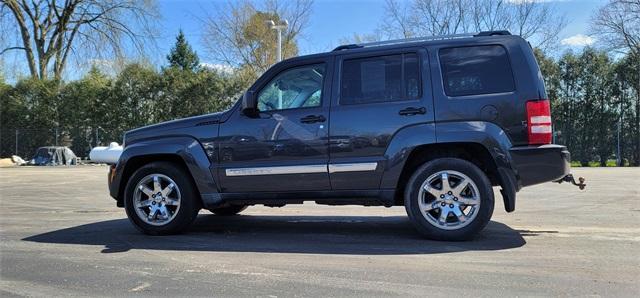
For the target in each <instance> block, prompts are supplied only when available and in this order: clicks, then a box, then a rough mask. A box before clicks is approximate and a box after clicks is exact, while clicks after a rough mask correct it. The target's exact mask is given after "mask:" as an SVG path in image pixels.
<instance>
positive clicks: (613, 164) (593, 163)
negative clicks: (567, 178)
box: [571, 159, 629, 168]
mask: <svg viewBox="0 0 640 298" xmlns="http://www.w3.org/2000/svg"><path fill="white" fill-rule="evenodd" d="M606 166H607V167H616V160H615V159H609V160H607V165H606ZM625 166H629V164H628V163H626V164H625ZM571 167H573V168H580V167H582V164H581V163H580V162H579V161H572V162H571ZM587 167H590V168H596V167H600V162H599V161H590V162H589V165H588V166H587Z"/></svg>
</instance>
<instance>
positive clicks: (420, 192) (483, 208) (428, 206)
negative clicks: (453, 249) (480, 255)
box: [404, 158, 494, 241]
mask: <svg viewBox="0 0 640 298" xmlns="http://www.w3.org/2000/svg"><path fill="white" fill-rule="evenodd" d="M404 196H405V198H404V199H405V201H404V202H405V209H406V211H407V214H408V215H409V218H410V219H411V221H412V222H413V224H414V226H415V227H416V228H417V230H418V231H419V232H420V233H421V234H423V235H424V236H425V237H426V238H429V239H434V240H446V241H460V240H467V239H470V238H472V237H473V236H475V235H476V234H477V233H478V232H480V231H481V230H482V229H483V228H484V227H485V226H486V225H487V223H488V222H489V220H490V219H491V215H492V214H493V205H494V198H493V189H492V188H491V182H490V181H489V179H488V178H487V176H486V175H485V173H484V172H482V170H480V169H479V168H478V167H477V166H476V165H474V164H473V163H471V162H468V161H466V160H462V159H457V158H439V159H435V160H432V161H429V162H427V163H425V164H424V165H422V166H421V167H419V168H418V169H417V170H416V171H415V172H414V174H413V176H412V177H411V179H410V180H409V182H408V184H407V187H406V189H405V194H404Z"/></svg>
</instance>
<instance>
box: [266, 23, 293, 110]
mask: <svg viewBox="0 0 640 298" xmlns="http://www.w3.org/2000/svg"><path fill="white" fill-rule="evenodd" d="M267 26H269V27H270V28H271V29H274V30H276V31H278V56H277V61H276V62H280V61H282V29H286V28H287V26H289V22H288V21H287V20H281V21H280V24H277V25H276V22H274V21H273V20H268V21H267ZM278 109H282V91H281V90H278Z"/></svg>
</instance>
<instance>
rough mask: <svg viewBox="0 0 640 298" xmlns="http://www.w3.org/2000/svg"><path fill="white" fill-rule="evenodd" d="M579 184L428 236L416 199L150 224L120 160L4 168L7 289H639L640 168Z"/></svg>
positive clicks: (529, 196)
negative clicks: (462, 238)
mask: <svg viewBox="0 0 640 298" xmlns="http://www.w3.org/2000/svg"><path fill="white" fill-rule="evenodd" d="M574 173H575V174H576V175H577V176H584V177H585V178H586V179H587V184H588V186H587V189H586V190H584V191H580V190H579V189H578V188H577V187H574V186H570V185H568V184H561V185H558V184H555V183H547V184H542V185H538V186H533V187H529V188H525V189H523V190H522V191H521V192H520V193H518V201H517V206H516V211H515V212H514V213H510V214H508V213H506V212H505V211H504V208H503V205H502V202H501V197H500V195H499V194H497V195H496V208H495V212H494V215H493V219H492V221H491V222H490V223H489V225H488V226H487V228H486V229H485V230H484V231H483V232H482V233H481V234H480V235H479V236H478V237H477V238H476V239H474V240H472V241H469V242H438V241H429V240H424V239H422V238H420V236H419V235H418V234H417V232H415V230H414V229H413V227H412V226H411V224H410V223H409V221H408V220H407V217H406V214H405V211H404V208H402V207H393V208H384V207H359V206H344V207H332V206H321V205H315V204H313V203H305V204H304V205H289V206H286V207H284V208H268V207H262V206H253V207H250V208H249V209H247V210H246V211H244V212H243V213H242V215H240V216H235V217H218V216H215V215H212V214H210V213H209V212H208V211H206V210H203V211H201V213H200V215H199V216H198V219H197V220H196V222H195V223H194V225H193V227H192V229H191V231H190V232H189V233H187V234H183V235H177V236H163V237H152V236H146V235H143V234H140V233H139V232H138V231H137V230H135V229H134V228H133V227H132V226H131V224H130V223H129V221H128V220H127V219H126V216H125V213H124V210H123V209H120V208H117V207H116V206H115V201H113V200H112V199H111V198H110V197H109V195H108V192H107V187H106V177H107V168H106V167H102V166H78V167H58V168H54V167H20V168H2V169H0V296H1V297H13V296H47V297H51V296H161V295H162V296H216V297H227V296H234V297H236V296H240V297H290V296H332V297H346V296H359V297H365V296H367V297H370V296H442V297H444V296H454V295H455V296H489V297H496V296H504V295H506V296H616V297H640V221H639V219H640V193H639V191H638V189H639V187H638V186H640V183H639V182H638V181H639V180H640V169H638V168H585V169H582V168H578V169H574Z"/></svg>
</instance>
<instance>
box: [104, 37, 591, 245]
mask: <svg viewBox="0 0 640 298" xmlns="http://www.w3.org/2000/svg"><path fill="white" fill-rule="evenodd" d="M123 142H124V144H123V147H124V150H123V151H122V154H121V155H120V158H119V160H118V162H117V164H115V165H112V166H111V168H110V171H109V177H108V182H109V189H110V194H111V196H112V197H113V198H115V200H116V201H117V206H119V207H124V208H125V210H126V213H127V215H128V217H129V219H130V221H131V222H132V223H133V224H134V225H135V226H136V227H137V228H138V229H139V230H141V231H142V232H144V233H147V234H152V235H164V234H172V233H179V232H182V231H185V230H186V229H187V228H188V227H189V225H190V224H191V223H192V222H193V220H194V219H195V217H196V216H197V214H198V212H199V210H200V209H202V208H204V209H208V210H210V211H211V212H213V213H214V214H217V215H221V216H225V215H226V216H229V215H234V214H237V213H239V212H241V211H242V210H244V209H245V208H247V206H251V205H256V204H260V205H265V206H270V207H281V206H284V205H286V204H301V203H303V202H304V201H315V202H316V203H317V204H328V205H344V204H351V205H353V204H356V205H364V206H386V207H391V206H404V207H405V209H406V212H407V214H408V216H409V218H410V219H411V221H412V222H413V224H414V225H415V227H416V229H417V230H418V231H419V232H420V233H421V234H422V235H424V236H425V237H426V238H430V239H437V240H465V239H469V238H471V237H473V236H474V235H476V234H477V233H478V232H479V231H480V230H482V229H483V228H484V227H485V225H486V224H487V223H488V222H489V220H490V218H491V215H492V213H493V208H494V192H493V188H492V187H493V186H496V187H499V189H500V194H501V196H502V199H503V202H504V208H505V209H506V211H507V212H512V211H514V210H515V206H516V193H517V192H518V191H520V189H522V188H523V187H526V186H530V185H534V184H539V183H543V182H549V181H558V182H560V181H571V182H573V183H574V184H576V183H575V181H573V178H572V176H571V175H570V174H569V171H570V164H569V161H570V157H569V152H568V151H567V148H566V147H564V146H560V145H554V144H551V143H552V121H551V112H550V104H549V99H548V97H547V93H546V91H545V87H544V82H543V78H542V75H541V73H540V69H539V67H538V64H537V62H536V60H535V57H534V54H533V50H532V48H531V46H530V45H529V43H528V42H527V41H525V40H524V39H522V38H521V37H519V36H515V35H511V34H510V33H509V32H507V31H491V32H481V33H477V34H463V35H449V36H438V37H426V38H414V39H403V40H391V41H383V42H374V43H366V44H350V45H342V46H339V47H337V48H336V49H335V50H333V51H331V52H327V53H321V54H314V55H308V56H301V57H295V58H291V59H287V60H285V61H282V62H279V63H277V64H275V65H274V66H272V67H271V68H270V69H269V70H268V71H266V72H265V73H264V74H263V75H262V76H261V77H260V78H259V79H258V80H257V81H256V82H255V83H254V84H253V85H252V86H251V87H250V88H249V89H248V90H247V91H246V93H245V94H244V96H243V97H242V98H241V99H239V100H238V102H237V103H236V104H235V105H233V107H231V108H230V109H229V110H227V111H224V112H221V113H213V114H208V115H202V116H196V117H191V118H186V119H179V120H174V121H170V122H165V123H160V124H156V125H151V126H147V127H142V128H138V129H134V130H131V131H128V132H126V133H125V136H124V140H123ZM576 185H579V186H581V187H583V186H584V184H582V180H581V181H580V183H579V184H576Z"/></svg>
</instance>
